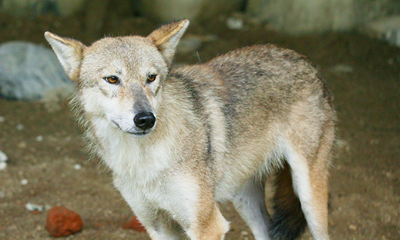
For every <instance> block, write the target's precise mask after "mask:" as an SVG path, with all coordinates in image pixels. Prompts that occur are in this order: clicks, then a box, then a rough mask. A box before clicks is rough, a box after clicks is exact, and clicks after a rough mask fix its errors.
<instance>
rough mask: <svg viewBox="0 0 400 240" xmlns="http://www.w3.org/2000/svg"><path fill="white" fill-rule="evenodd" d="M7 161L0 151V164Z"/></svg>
mask: <svg viewBox="0 0 400 240" xmlns="http://www.w3.org/2000/svg"><path fill="white" fill-rule="evenodd" d="M7 160H8V157H7V155H6V154H5V153H4V152H3V151H1V150H0V162H5V161H7Z"/></svg>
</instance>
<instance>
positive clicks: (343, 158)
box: [0, 13, 400, 240]
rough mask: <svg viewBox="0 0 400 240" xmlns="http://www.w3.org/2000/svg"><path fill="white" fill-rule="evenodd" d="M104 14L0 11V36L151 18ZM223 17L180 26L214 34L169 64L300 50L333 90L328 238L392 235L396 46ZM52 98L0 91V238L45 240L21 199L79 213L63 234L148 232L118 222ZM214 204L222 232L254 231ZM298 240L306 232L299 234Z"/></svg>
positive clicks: (399, 234)
mask: <svg viewBox="0 0 400 240" xmlns="http://www.w3.org/2000/svg"><path fill="white" fill-rule="evenodd" d="M105 19H106V21H105V24H104V25H103V26H102V28H101V30H99V31H98V32H93V31H88V29H87V27H86V26H85V21H84V16H83V15H76V16H73V17H70V18H58V17H56V16H52V15H47V16H42V17H37V18H34V17H26V18H18V19H17V18H14V17H11V16H8V15H7V14H0V43H4V42H7V41H11V40H26V41H30V42H34V43H39V44H44V45H46V46H47V44H46V43H45V40H44V38H43V32H44V31H47V30H50V31H52V32H54V33H57V34H59V35H63V36H69V37H73V38H76V39H80V40H82V41H83V42H84V43H86V44H89V43H91V42H92V41H94V40H95V39H97V38H99V37H102V36H104V35H107V36H117V35H127V34H141V35H146V34H149V33H150V32H151V30H152V29H154V28H155V27H156V26H158V24H157V23H154V22H151V21H149V20H146V19H144V18H139V17H135V18H134V17H131V18H119V17H118V14H115V13H110V14H109V15H107V16H106V18H105ZM225 20H226V18H225V17H220V18H215V19H212V20H209V21H206V22H203V23H198V24H191V26H190V27H189V30H188V34H195V35H200V36H207V35H210V34H211V35H214V36H215V37H216V40H214V41H210V42H205V43H204V44H203V46H202V48H201V49H200V50H199V51H198V53H191V54H186V55H178V56H177V57H176V59H175V62H177V63H198V62H199V61H201V62H205V61H207V60H209V59H211V58H212V57H214V56H217V55H219V54H222V53H225V52H227V51H229V50H231V49H235V48H238V47H241V46H246V45H252V44H260V43H272V44H276V45H279V46H283V47H287V48H291V49H294V50H296V51H298V52H300V53H302V54H304V55H306V56H308V57H309V59H310V60H312V61H313V62H314V63H315V64H316V65H317V67H318V68H319V69H320V71H321V73H322V75H323V76H324V78H325V79H326V81H327V83H328V86H329V87H330V89H331V91H332V93H333V94H334V97H335V100H334V105H335V107H336V110H337V112H338V118H339V122H338V133H339V146H338V150H337V154H336V155H337V156H336V157H335V159H334V161H333V164H332V168H331V178H330V200H329V201H330V204H329V210H330V213H329V214H330V217H329V227H330V235H331V238H332V239H400V161H399V160H400V159H399V157H400V49H399V48H396V47H392V46H389V45H387V44H386V43H384V42H381V41H378V40H376V39H371V38H368V37H366V36H365V35H362V34H359V33H351V32H349V33H332V34H321V35H309V36H301V37H300V36H299V37H294V36H287V35H282V34H279V33H277V32H273V31H270V30H268V26H267V25H263V24H258V25H254V24H251V23H250V22H246V24H245V28H244V29H243V30H229V29H228V28H227V27H226V24H225ZM39 60H40V59H38V61H39ZM53 103H55V104H56V105H57V106H59V107H60V109H59V110H54V108H48V107H46V105H45V104H43V103H42V102H23V101H10V100H5V99H0V117H3V118H1V119H2V121H0V150H2V151H3V152H5V153H6V154H7V155H8V157H9V161H8V166H7V168H6V169H5V170H2V171H0V239H4V240H6V239H13V240H14V239H52V237H51V236H50V235H49V233H48V232H47V231H46V230H45V228H44V226H45V222H46V216H47V212H46V211H41V212H30V211H28V210H27V209H26V208H25V204H26V203H34V204H39V205H50V206H56V205H62V206H65V207H68V208H70V209H72V210H74V211H76V212H78V213H79V214H80V215H81V217H82V219H83V222H84V228H83V231H81V232H80V233H77V234H75V235H72V236H69V237H67V238H66V239H148V237H147V235H146V233H137V232H135V231H133V230H125V229H123V228H122V226H123V225H124V224H125V223H126V222H127V221H128V220H130V219H131V218H132V216H133V215H132V213H131V210H130V209H129V208H128V206H127V204H126V203H125V202H124V200H123V199H122V197H121V196H120V194H119V193H118V192H117V191H116V190H115V189H114V188H113V186H112V183H111V175H110V173H109V172H108V171H107V169H106V168H105V167H103V166H102V165H101V164H100V163H99V162H100V161H99V160H98V159H96V158H95V159H92V160H88V159H89V156H88V155H87V154H86V152H85V150H84V146H83V142H82V141H81V136H82V132H81V130H80V129H79V127H78V126H77V124H76V122H75V120H74V117H73V116H72V114H71V113H70V111H69V107H68V104H67V101H66V100H62V101H59V102H57V101H56V102H53ZM3 120H4V121H3ZM76 164H80V165H81V166H82V167H81V169H79V170H77V169H76V168H75V165H76ZM25 179H26V180H27V184H22V183H24V181H25ZM25 183H26V181H25ZM221 208H222V210H223V214H224V216H225V217H226V218H227V219H228V220H229V221H231V223H232V224H231V227H232V230H231V231H230V232H229V233H228V234H227V236H226V239H253V237H252V235H251V232H250V230H249V229H248V228H247V226H246V225H245V224H244V222H243V221H242V220H241V219H240V217H239V216H238V214H237V213H236V212H235V210H234V209H233V207H232V205H230V204H227V205H222V206H221ZM303 239H311V235H310V234H309V233H308V232H307V233H306V234H305V235H304V237H303Z"/></svg>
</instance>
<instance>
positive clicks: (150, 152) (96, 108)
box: [45, 20, 336, 240]
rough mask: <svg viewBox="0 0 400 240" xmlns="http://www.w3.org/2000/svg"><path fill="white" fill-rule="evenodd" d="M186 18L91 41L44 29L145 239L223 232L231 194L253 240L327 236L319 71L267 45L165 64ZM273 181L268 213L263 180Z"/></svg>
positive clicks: (329, 125)
mask: <svg viewBox="0 0 400 240" xmlns="http://www.w3.org/2000/svg"><path fill="white" fill-rule="evenodd" d="M188 25H189V21H188V20H181V21H176V22H172V23H170V24H166V25H163V26H161V27H160V28H158V29H156V30H154V31H153V32H152V33H151V34H150V35H148V36H147V37H142V36H135V35H134V36H126V37H105V38H102V39H100V40H98V41H96V42H94V43H93V44H92V45H90V46H85V45H84V44H83V43H81V42H79V41H77V40H73V39H70V38H63V37H60V36H57V35H55V34H52V33H50V32H46V33H45V38H46V39H47V41H48V42H49V43H50V45H51V47H52V48H53V50H54V52H55V53H56V55H57V57H58V59H59V61H60V62H61V65H62V66H63V67H64V69H65V71H66V73H67V75H68V77H69V78H70V79H71V80H72V81H74V82H75V83H76V86H77V94H76V96H75V98H74V100H73V103H74V104H75V105H77V106H78V107H77V108H78V109H80V110H79V111H78V112H79V113H80V114H79V115H80V116H81V117H80V122H81V124H82V125H83V126H84V128H85V129H86V135H87V138H88V139H89V146H90V149H92V150H93V151H94V152H95V153H96V154H97V155H98V156H100V158H101V159H102V160H103V161H104V163H105V164H106V165H107V166H108V167H109V168H110V169H111V170H112V172H113V183H114V185H115V187H116V188H117V189H118V190H119V191H120V192H121V195H122V196H123V198H124V199H125V200H126V202H127V203H128V204H129V206H130V207H131V208H132V210H133V212H134V213H135V214H136V215H137V217H138V219H139V220H140V222H141V223H142V224H143V225H144V226H145V228H146V230H147V232H148V234H149V235H150V237H151V239H186V238H189V239H207V240H210V239H224V236H225V234H226V233H227V231H228V230H229V223H228V221H227V220H226V219H225V218H224V217H223V215H222V214H221V212H220V209H219V206H218V203H223V202H227V201H231V202H232V203H233V205H234V206H235V208H236V210H237V211H238V213H239V214H240V215H241V217H242V218H243V219H244V221H245V222H246V223H247V224H248V226H249V227H250V229H251V231H252V233H253V235H254V237H255V239H257V240H261V239H295V238H298V237H299V236H300V235H301V234H302V232H303V231H304V229H305V228H306V226H307V225H308V227H309V229H310V231H311V233H312V235H313V237H314V238H315V239H319V240H326V239H329V235H328V209H327V208H328V207H327V206H328V169H329V165H330V161H331V156H332V146H333V143H334V141H335V122H336V115H335V111H334V109H333V107H332V103H331V97H330V94H329V91H328V89H327V87H326V84H325V83H324V81H323V79H322V78H321V76H320V74H319V73H318V71H317V70H316V68H315V67H314V66H313V65H312V64H311V63H310V62H309V61H308V60H307V59H306V58H305V57H303V56H302V55H300V54H298V53H296V52H294V51H292V50H288V49H284V48H279V47H276V46H274V45H271V44H268V45H256V46H251V47H244V48H242V49H239V50H234V51H231V52H229V53H227V54H225V55H221V56H218V57H216V58H214V59H212V60H211V61H209V62H207V63H204V64H196V65H193V66H184V67H180V68H176V69H172V68H171V65H172V60H173V57H174V54H175V52H176V47H177V45H178V42H179V40H180V38H181V37H182V35H183V34H184V32H185V31H186V29H187V27H188ZM269 176H274V183H275V188H276V190H275V193H274V196H273V198H272V200H273V214H270V213H269V212H268V210H267V207H266V204H265V198H266V196H265V182H266V180H267V178H269Z"/></svg>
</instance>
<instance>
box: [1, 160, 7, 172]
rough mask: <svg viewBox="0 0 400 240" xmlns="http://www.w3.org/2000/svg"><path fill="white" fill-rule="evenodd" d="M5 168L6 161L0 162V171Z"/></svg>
mask: <svg viewBox="0 0 400 240" xmlns="http://www.w3.org/2000/svg"><path fill="white" fill-rule="evenodd" d="M6 168H7V163H6V162H0V171H1V170H4V169H6Z"/></svg>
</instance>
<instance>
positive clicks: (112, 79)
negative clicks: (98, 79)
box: [104, 76, 119, 84]
mask: <svg viewBox="0 0 400 240" xmlns="http://www.w3.org/2000/svg"><path fill="white" fill-rule="evenodd" d="M104 80H106V81H107V82H109V83H111V84H116V83H118V82H119V78H118V77H117V76H109V77H105V78H104Z"/></svg>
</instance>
